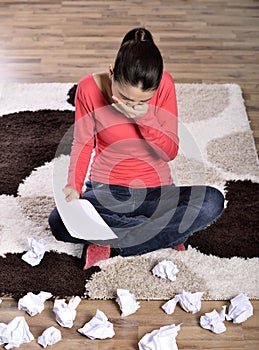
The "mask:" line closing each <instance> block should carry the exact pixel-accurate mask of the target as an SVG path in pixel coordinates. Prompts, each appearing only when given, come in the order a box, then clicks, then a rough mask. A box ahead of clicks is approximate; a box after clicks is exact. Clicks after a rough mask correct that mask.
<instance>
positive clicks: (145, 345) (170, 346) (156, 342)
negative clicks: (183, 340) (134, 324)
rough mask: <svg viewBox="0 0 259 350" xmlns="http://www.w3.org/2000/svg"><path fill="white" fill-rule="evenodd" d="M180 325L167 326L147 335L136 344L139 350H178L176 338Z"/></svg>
mask: <svg viewBox="0 0 259 350" xmlns="http://www.w3.org/2000/svg"><path fill="white" fill-rule="evenodd" d="M180 326H181V325H178V326H176V325H174V324H172V325H169V326H164V327H161V328H159V329H155V330H154V331H152V332H151V333H147V334H146V335H144V337H143V338H141V339H140V341H139V343H138V347H139V350H178V346H177V344H176V336H177V334H178V331H179V330H180Z"/></svg>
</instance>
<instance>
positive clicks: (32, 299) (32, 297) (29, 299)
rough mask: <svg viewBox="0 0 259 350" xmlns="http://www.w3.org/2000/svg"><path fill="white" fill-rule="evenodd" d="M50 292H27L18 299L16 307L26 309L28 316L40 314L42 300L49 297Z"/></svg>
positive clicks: (42, 304)
mask: <svg viewBox="0 0 259 350" xmlns="http://www.w3.org/2000/svg"><path fill="white" fill-rule="evenodd" d="M51 297H52V294H51V293H47V292H40V293H39V294H33V293H32V292H29V293H27V294H26V295H25V296H24V297H23V298H21V299H19V301H18V309H19V310H24V311H26V312H27V313H28V314H29V315H30V316H35V315H37V314H40V313H41V312H42V311H43V310H44V302H45V301H46V300H47V299H49V298H51Z"/></svg>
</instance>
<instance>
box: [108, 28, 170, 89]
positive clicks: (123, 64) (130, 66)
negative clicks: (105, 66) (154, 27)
mask: <svg viewBox="0 0 259 350" xmlns="http://www.w3.org/2000/svg"><path fill="white" fill-rule="evenodd" d="M113 74H114V75H113V77H114V80H115V81H117V82H119V83H121V84H130V85H132V86H139V85H140V86H141V89H142V90H143V91H146V90H156V89H157V88H158V86H159V84H160V81H161V78H162V74H163V59H162V56H161V53H160V51H159V49H158V47H157V46H156V45H155V43H154V40H153V37H152V35H151V33H150V32H149V31H148V30H147V29H145V28H135V29H132V30H130V31H129V32H128V33H127V34H126V35H125V36H124V38H123V40H122V43H121V47H120V49H119V51H118V53H117V57H116V59H115V64H114V71H113Z"/></svg>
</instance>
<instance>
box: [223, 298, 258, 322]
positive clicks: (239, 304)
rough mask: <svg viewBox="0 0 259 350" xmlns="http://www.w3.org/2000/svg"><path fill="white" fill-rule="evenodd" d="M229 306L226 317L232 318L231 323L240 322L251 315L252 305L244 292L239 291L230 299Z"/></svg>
mask: <svg viewBox="0 0 259 350" xmlns="http://www.w3.org/2000/svg"><path fill="white" fill-rule="evenodd" d="M230 303H231V304H230V306H229V309H228V314H227V315H226V319H227V320H228V321H230V320H233V323H241V322H244V321H246V320H247V319H248V317H250V316H252V315H253V305H252V304H251V302H250V300H249V298H248V296H247V294H246V293H240V294H238V295H237V296H236V297H235V298H233V299H231V300H230Z"/></svg>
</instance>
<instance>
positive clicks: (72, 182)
mask: <svg viewBox="0 0 259 350" xmlns="http://www.w3.org/2000/svg"><path fill="white" fill-rule="evenodd" d="M75 107H76V110H75V124H74V139H73V144H72V149H71V154H70V165H69V170H68V181H67V185H66V187H72V188H73V189H75V190H76V191H77V192H78V193H79V194H82V187H83V184H84V181H85V176H86V173H87V169H88V166H89V163H90V158H91V154H92V150H93V148H94V128H95V123H94V118H93V113H92V112H91V111H90V109H89V108H88V106H87V99H86V96H84V91H83V89H82V87H81V84H80V83H79V84H78V87H77V91H76V97H75Z"/></svg>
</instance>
